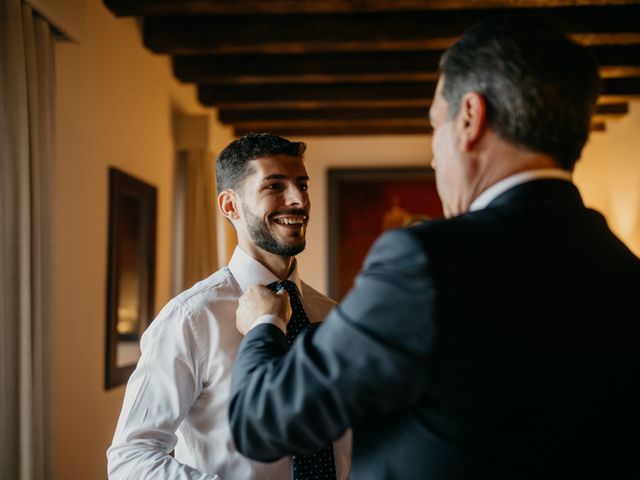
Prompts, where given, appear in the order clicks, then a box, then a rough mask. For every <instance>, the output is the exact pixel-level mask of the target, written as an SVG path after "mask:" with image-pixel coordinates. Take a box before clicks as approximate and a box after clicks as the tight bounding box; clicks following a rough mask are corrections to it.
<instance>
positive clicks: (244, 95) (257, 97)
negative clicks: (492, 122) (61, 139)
mask: <svg viewBox="0 0 640 480" xmlns="http://www.w3.org/2000/svg"><path fill="white" fill-rule="evenodd" d="M434 91H435V82H433V81H432V82H383V83H366V84H361V83H334V84H324V83H311V84H288V83H286V84H266V85H215V86H207V85H205V86H200V87H199V88H198V97H199V99H200V101H201V102H202V104H203V105H205V106H219V107H222V108H224V107H227V108H231V107H233V106H234V105H239V104H245V105H246V107H245V108H247V109H249V108H269V105H270V104H272V103H273V106H272V107H271V108H287V106H290V107H292V108H296V107H295V104H296V103H297V102H312V103H315V104H318V105H322V104H323V103H324V102H340V101H352V102H353V101H359V102H366V101H389V100H390V101H403V100H409V101H413V102H420V103H426V102H429V101H430V100H431V98H432V96H433V93H434ZM602 94H603V95H631V96H636V95H640V77H630V78H610V79H604V80H603V90H602ZM276 105H277V106H276ZM415 105H416V103H414V106H415ZM336 106H337V105H336ZM404 106H406V104H405V105H404Z"/></svg>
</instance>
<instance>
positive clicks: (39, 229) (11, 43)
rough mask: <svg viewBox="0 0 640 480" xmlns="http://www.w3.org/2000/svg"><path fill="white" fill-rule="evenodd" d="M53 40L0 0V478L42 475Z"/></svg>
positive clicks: (15, 2)
mask: <svg viewBox="0 0 640 480" xmlns="http://www.w3.org/2000/svg"><path fill="white" fill-rule="evenodd" d="M53 48H54V38H53V35H52V31H51V28H50V26H49V24H48V23H47V22H46V21H45V20H44V19H43V18H42V17H39V16H38V15H37V14H36V13H35V12H34V11H33V10H32V8H31V7H29V6H28V5H25V4H23V3H22V2H21V1H20V0H2V1H1V2H0V315H1V316H2V318H1V319H0V425H2V428H1V430H0V478H1V479H7V480H8V479H11V480H32V479H47V478H50V468H49V465H50V458H49V448H48V444H49V421H50V420H49V419H50V415H49V411H50V407H49V403H50V384H49V378H50V375H51V372H50V360H51V355H50V348H51V347H50V338H51V332H50V328H51V325H50V318H51V313H50V310H51V302H50V278H51V260H50V259H51V245H50V242H51V182H52V167H53V138H54V131H53V123H54V118H53V117H54V88H55V85H54V76H55V63H54V51H53Z"/></svg>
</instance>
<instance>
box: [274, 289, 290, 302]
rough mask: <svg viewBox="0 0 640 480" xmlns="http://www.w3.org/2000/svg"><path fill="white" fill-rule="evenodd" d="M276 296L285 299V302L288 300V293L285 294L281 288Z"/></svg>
mask: <svg viewBox="0 0 640 480" xmlns="http://www.w3.org/2000/svg"><path fill="white" fill-rule="evenodd" d="M276 295H280V296H281V297H285V298H286V299H287V300H288V299H289V292H287V291H286V290H285V289H284V288H281V289H280V290H278V291H277V292H276Z"/></svg>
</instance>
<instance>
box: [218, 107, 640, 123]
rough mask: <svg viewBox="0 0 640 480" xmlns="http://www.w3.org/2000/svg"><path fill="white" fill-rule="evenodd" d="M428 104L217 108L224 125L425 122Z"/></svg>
mask: <svg viewBox="0 0 640 480" xmlns="http://www.w3.org/2000/svg"><path fill="white" fill-rule="evenodd" d="M428 112H429V103H428V102H425V103H424V105H421V106H414V107H392V108H381V107H371V108H364V107H359V108H303V109H296V108H288V109H284V108H280V109H253V110H236V109H229V108H222V109H220V110H219V111H218V118H219V119H220V121H221V122H224V123H228V124H241V123H242V122H274V121H275V122H282V121H287V122H294V123H296V124H297V123H298V122H301V121H310V120H312V121H345V120H355V121H358V120H360V121H362V120H393V119H396V120H411V119H419V120H421V121H425V122H426V121H427V118H428ZM628 112H629V104H628V103H626V102H620V103H607V104H598V105H597V107H596V112H595V115H596V116H597V118H600V119H602V118H606V117H608V118H616V117H620V116H623V115H626V114H627V113H628Z"/></svg>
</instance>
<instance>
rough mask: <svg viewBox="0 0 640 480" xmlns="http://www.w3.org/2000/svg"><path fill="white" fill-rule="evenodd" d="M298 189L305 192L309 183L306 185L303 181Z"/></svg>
mask: <svg viewBox="0 0 640 480" xmlns="http://www.w3.org/2000/svg"><path fill="white" fill-rule="evenodd" d="M300 190H302V191H303V192H306V191H307V190H309V185H307V184H306V183H303V184H302V185H300Z"/></svg>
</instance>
